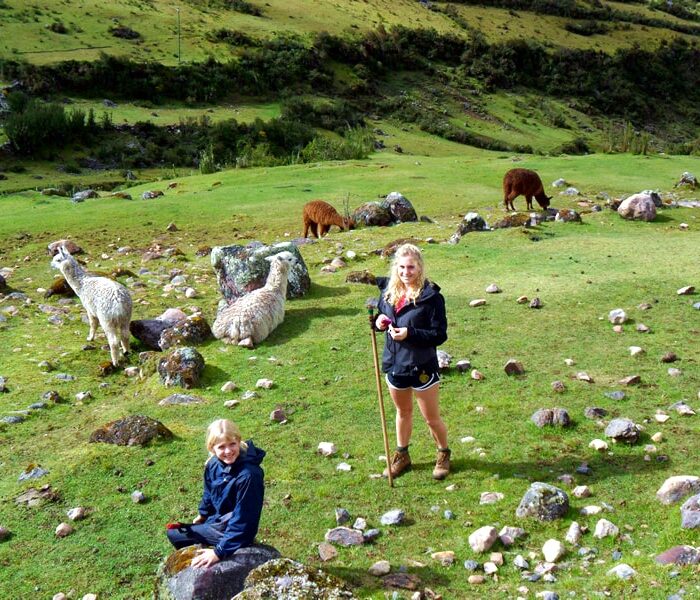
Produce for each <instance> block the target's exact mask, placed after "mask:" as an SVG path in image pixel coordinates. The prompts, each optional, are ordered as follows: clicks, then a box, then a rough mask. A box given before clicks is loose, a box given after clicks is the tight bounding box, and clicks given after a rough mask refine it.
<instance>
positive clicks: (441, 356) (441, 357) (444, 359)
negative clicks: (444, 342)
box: [437, 350, 452, 369]
mask: <svg viewBox="0 0 700 600" xmlns="http://www.w3.org/2000/svg"><path fill="white" fill-rule="evenodd" d="M437 360H438V367H439V368H440V369H447V368H449V366H450V364H451V363H452V356H451V355H449V354H447V352H445V351H444V350H438V351H437Z"/></svg>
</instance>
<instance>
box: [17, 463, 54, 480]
mask: <svg viewBox="0 0 700 600" xmlns="http://www.w3.org/2000/svg"><path fill="white" fill-rule="evenodd" d="M48 474H49V472H48V471H47V470H46V469H43V468H41V467H40V466H38V465H33V464H32V465H29V466H28V467H27V468H26V469H25V470H24V471H22V472H21V473H20V475H19V477H18V478H17V481H19V482H22V481H30V480H32V479H39V478H40V477H43V476H44V475H48Z"/></svg>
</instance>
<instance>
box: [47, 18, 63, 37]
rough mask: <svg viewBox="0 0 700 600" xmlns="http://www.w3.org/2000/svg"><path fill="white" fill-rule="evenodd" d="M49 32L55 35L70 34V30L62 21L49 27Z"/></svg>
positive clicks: (55, 22)
mask: <svg viewBox="0 0 700 600" xmlns="http://www.w3.org/2000/svg"><path fill="white" fill-rule="evenodd" d="M47 29H48V30H49V31H53V32H54V33H60V34H62V35H63V34H66V33H68V28H67V27H66V26H65V25H64V24H63V22H61V21H54V22H53V23H51V25H49V26H48V27H47Z"/></svg>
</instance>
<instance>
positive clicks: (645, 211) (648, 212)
mask: <svg viewBox="0 0 700 600" xmlns="http://www.w3.org/2000/svg"><path fill="white" fill-rule="evenodd" d="M617 214H619V215H620V216H621V217H622V218H623V219H627V220H632V221H653V220H654V219H655V218H656V205H655V203H654V200H653V198H652V197H651V195H649V194H634V195H632V196H630V197H629V198H626V199H625V200H623V201H622V203H621V204H620V206H619V207H618V209H617Z"/></svg>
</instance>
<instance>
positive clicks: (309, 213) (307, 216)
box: [303, 200, 355, 238]
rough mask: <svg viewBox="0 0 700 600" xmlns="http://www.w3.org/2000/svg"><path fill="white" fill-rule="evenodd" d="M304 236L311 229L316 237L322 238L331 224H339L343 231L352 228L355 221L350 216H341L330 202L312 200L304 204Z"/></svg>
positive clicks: (306, 235)
mask: <svg viewBox="0 0 700 600" xmlns="http://www.w3.org/2000/svg"><path fill="white" fill-rule="evenodd" d="M303 219H304V237H308V233H309V230H311V234H312V235H313V236H314V237H317V238H321V237H323V236H324V235H326V234H327V233H328V231H329V230H330V228H331V225H337V226H338V227H340V229H342V230H343V231H347V230H348V229H352V228H353V227H354V225H355V224H354V223H353V221H352V219H351V218H350V217H341V216H340V214H338V211H337V210H335V208H333V207H332V206H331V205H330V204H328V202H324V201H323V200H312V201H311V202H307V203H306V204H305V205H304V214H303Z"/></svg>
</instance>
